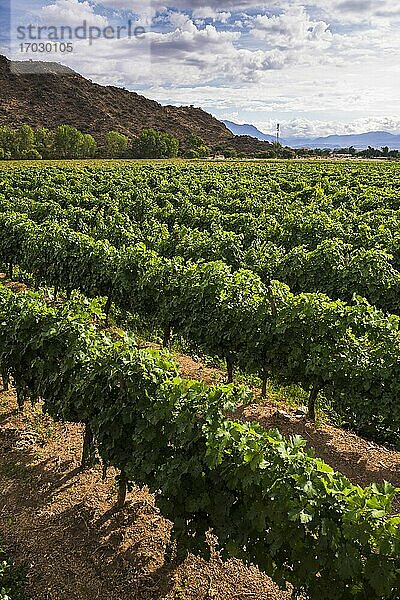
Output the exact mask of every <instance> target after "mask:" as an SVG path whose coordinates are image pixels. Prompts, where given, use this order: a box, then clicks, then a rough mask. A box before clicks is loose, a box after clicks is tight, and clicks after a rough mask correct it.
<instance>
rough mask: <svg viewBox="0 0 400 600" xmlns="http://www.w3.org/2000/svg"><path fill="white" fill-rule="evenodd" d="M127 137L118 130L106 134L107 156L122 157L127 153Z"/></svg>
mask: <svg viewBox="0 0 400 600" xmlns="http://www.w3.org/2000/svg"><path fill="white" fill-rule="evenodd" d="M128 145H129V139H128V138H127V137H126V135H123V134H122V133H119V132H118V131H109V132H108V133H107V135H106V146H105V155H106V156H107V158H124V157H125V156H127V153H128Z"/></svg>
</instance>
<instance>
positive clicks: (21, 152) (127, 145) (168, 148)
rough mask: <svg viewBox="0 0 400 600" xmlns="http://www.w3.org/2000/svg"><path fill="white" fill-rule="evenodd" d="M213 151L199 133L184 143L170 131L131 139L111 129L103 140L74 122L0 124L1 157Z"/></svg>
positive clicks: (193, 155) (149, 131) (167, 155)
mask: <svg viewBox="0 0 400 600" xmlns="http://www.w3.org/2000/svg"><path fill="white" fill-rule="evenodd" d="M210 152H211V150H210V149H209V148H207V146H205V144H204V141H203V140H202V138H200V137H199V136H196V135H194V134H192V135H190V136H189V137H188V138H187V140H186V141H185V143H184V148H181V147H180V145H179V140H178V139H177V138H176V137H175V136H173V135H171V134H170V133H164V132H162V131H156V130H155V129H144V130H143V131H142V132H141V133H140V134H139V135H138V136H136V137H134V138H133V139H129V138H128V137H127V136H126V135H124V134H122V133H119V132H118V131H109V132H107V134H106V136H105V140H104V142H103V143H98V142H97V141H96V140H95V138H94V137H93V136H92V135H90V134H89V133H82V132H81V131H79V130H78V129H76V128H75V127H72V126H71V125H60V126H59V127H57V129H55V130H50V129H47V128H45V127H40V128H37V129H33V128H32V127H30V125H22V126H21V127H18V128H17V129H12V128H11V127H8V126H4V127H0V160H41V159H47V160H49V159H74V158H75V159H85V158H114V159H115V158H121V159H123V158H175V157H177V156H179V155H180V156H185V157H187V158H200V157H204V156H207V155H208V154H209V153H210Z"/></svg>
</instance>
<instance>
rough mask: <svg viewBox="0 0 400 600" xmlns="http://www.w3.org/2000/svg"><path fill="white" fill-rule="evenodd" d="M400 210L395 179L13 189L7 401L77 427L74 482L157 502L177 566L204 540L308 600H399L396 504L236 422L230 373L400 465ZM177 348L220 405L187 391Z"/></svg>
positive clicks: (13, 183)
mask: <svg viewBox="0 0 400 600" xmlns="http://www.w3.org/2000/svg"><path fill="white" fill-rule="evenodd" d="M399 189H400V169H399V167H398V166H397V164H379V165H375V164H371V163H370V164H368V163H360V164H357V165H353V164H347V163H340V164H333V163H319V164H317V163H288V164H285V165H284V164H283V163H274V164H266V165H257V164H246V165H241V166H238V165H221V166H215V165H213V166H208V165H206V164H205V165H185V164H183V165H155V166H150V165H133V166H129V167H127V166H119V167H115V168H112V167H107V166H102V167H101V168H88V167H84V166H81V167H79V168H67V167H64V168H55V167H40V168H28V169H24V170H20V169H6V170H3V171H1V176H0V263H2V264H3V271H6V272H7V273H8V276H9V277H10V278H12V277H13V276H15V275H16V274H18V277H24V278H25V279H26V280H27V281H29V282H30V283H31V285H32V286H34V287H37V288H38V290H39V291H38V292H33V291H31V292H27V293H16V292H13V291H10V290H9V289H6V288H4V287H2V288H0V322H1V324H2V327H1V330H0V366H1V372H2V378H3V383H4V386H5V387H7V386H8V385H9V384H10V382H11V380H12V382H13V385H14V386H15V389H16V392H17V397H18V404H19V407H20V408H21V409H23V406H24V403H25V402H26V401H27V400H28V399H29V400H30V401H32V402H37V401H39V400H40V401H43V409H44V411H45V412H46V413H47V414H49V415H51V416H52V417H53V418H54V419H55V420H56V421H61V422H69V421H73V422H76V423H82V424H83V425H84V428H85V435H84V447H83V456H82V462H83V464H84V465H86V464H90V462H91V460H92V459H93V454H94V451H96V452H97V453H98V455H99V456H100V458H101V460H102V462H103V464H104V467H105V468H106V467H107V466H112V467H116V468H117V469H118V470H119V472H120V475H119V478H118V483H119V494H118V496H119V497H118V502H119V504H120V505H121V506H122V505H123V503H124V499H125V494H126V489H127V487H129V485H130V482H132V481H134V482H135V483H136V484H138V485H147V486H148V487H149V488H150V490H152V491H154V492H156V494H157V505H158V506H159V508H160V510H161V512H162V514H163V515H165V516H166V517H167V518H169V519H171V521H172V522H173V537H174V538H175V539H176V540H177V541H178V552H180V553H184V552H185V551H186V550H187V549H189V550H192V551H195V552H200V553H202V552H203V551H204V548H205V537H206V532H207V531H208V529H209V528H210V527H211V528H212V529H213V531H214V533H215V534H216V535H217V537H218V539H219V543H220V546H221V549H222V553H223V555H224V556H234V557H239V558H241V559H243V560H244V561H247V562H252V563H255V564H257V565H258V566H259V567H260V568H261V569H262V570H265V571H266V572H267V573H268V574H269V575H271V576H272V578H273V579H274V580H275V581H276V582H277V583H279V584H282V585H283V584H284V582H286V581H289V582H290V583H291V584H292V585H294V587H295V589H296V590H297V592H298V593H305V594H306V595H307V596H308V597H310V598H313V599H314V598H315V599H316V598H326V599H332V600H333V599H346V598H358V599H360V600H361V599H363V600H364V599H365V600H366V599H367V598H368V599H371V598H388V599H389V598H392V599H395V598H398V597H399V594H400V562H399V558H398V557H399V551H400V530H399V517H398V516H394V515H393V514H392V508H391V507H392V501H393V499H394V497H395V494H396V491H397V490H396V489H395V488H394V487H392V486H391V485H389V484H388V483H384V482H382V484H381V485H377V484H372V485H370V486H368V487H366V488H361V487H359V486H356V485H353V484H352V483H351V482H350V481H349V480H348V479H346V478H345V477H344V476H342V475H341V474H338V473H335V472H334V471H333V470H332V469H331V468H330V467H329V466H328V465H327V464H325V463H324V462H323V461H322V460H320V459H319V458H315V457H313V456H312V454H311V453H310V452H308V451H306V450H305V442H304V441H303V440H302V439H301V438H298V437H295V438H293V439H284V438H283V437H282V436H281V435H280V434H279V433H278V432H277V431H265V430H264V429H263V428H262V427H261V426H260V425H258V424H254V423H252V424H244V423H241V422H239V421H236V420H234V419H233V418H232V417H231V416H230V415H231V414H232V412H233V411H234V409H235V408H236V407H237V406H238V405H243V404H247V403H250V402H254V398H253V396H252V394H251V393H250V392H249V391H248V390H247V389H246V388H245V387H241V386H235V385H234V382H235V377H236V374H237V373H239V372H240V374H245V375H246V376H257V377H259V378H260V386H261V387H262V395H263V396H267V389H268V387H267V385H268V381H269V380H272V381H273V382H275V383H279V384H280V385H284V386H286V385H298V386H300V387H301V388H303V390H304V392H305V393H306V394H307V395H308V418H309V419H310V420H315V417H316V411H317V410H318V409H319V407H321V408H323V410H324V411H325V412H326V414H329V415H331V418H333V419H335V420H336V421H337V422H338V423H340V424H341V425H342V426H345V427H348V428H350V429H351V430H353V431H356V432H357V433H359V434H360V435H363V436H365V437H367V438H368V439H371V440H374V441H376V442H381V443H382V442H383V443H388V444H390V445H391V446H393V447H395V448H396V449H400V406H399V402H398V397H399V392H400V369H399V364H400V331H399V326H400V305H399V301H398V298H399V291H400V228H399V222H398V219H400V197H399ZM128 317H129V318H130V319H133V318H134V319H135V322H138V323H140V326H141V327H142V328H143V331H146V333H148V332H152V335H154V336H155V337H158V338H159V339H161V340H162V341H163V345H164V347H165V350H163V351H158V350H153V349H149V348H142V347H140V345H139V344H138V343H137V341H136V339H135V337H133V336H131V335H129V334H128V333H126V331H124V330H123V329H122V328H120V327H119V325H120V324H121V323H123V322H126V319H127V318H128ZM109 324H111V325H112V327H109ZM175 339H178V340H184V343H185V344H186V345H187V347H188V348H190V349H191V350H192V351H193V353H196V354H198V353H200V354H204V355H208V356H212V357H214V358H218V359H220V360H223V361H225V362H226V369H227V378H228V385H219V386H215V387H211V388H210V387H208V386H207V385H205V384H204V383H200V382H194V381H190V380H186V379H184V378H182V377H181V376H180V375H179V372H178V368H177V365H176V363H175V361H174V360H173V359H172V357H171V354H170V353H169V352H168V347H169V346H170V345H171V343H172V342H173V341H174V340H175Z"/></svg>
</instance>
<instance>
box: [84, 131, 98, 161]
mask: <svg viewBox="0 0 400 600" xmlns="http://www.w3.org/2000/svg"><path fill="white" fill-rule="evenodd" d="M96 152H97V143H96V140H95V139H94V137H93V136H91V135H90V133H85V134H84V135H83V139H82V142H81V150H80V158H93V157H94V156H96Z"/></svg>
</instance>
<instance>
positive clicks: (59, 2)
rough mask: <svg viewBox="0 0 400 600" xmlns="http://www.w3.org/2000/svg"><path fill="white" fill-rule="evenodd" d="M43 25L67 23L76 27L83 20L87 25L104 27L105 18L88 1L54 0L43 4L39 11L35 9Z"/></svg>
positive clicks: (105, 23) (106, 22)
mask: <svg viewBox="0 0 400 600" xmlns="http://www.w3.org/2000/svg"><path fill="white" fill-rule="evenodd" d="M35 13H36V15H37V16H38V17H39V18H40V20H41V21H42V23H43V24H45V25H55V26H57V25H69V26H71V27H77V26H79V25H82V23H83V22H84V21H86V22H87V23H88V25H92V26H97V27H106V26H107V25H108V21H107V19H106V18H105V17H104V16H102V15H99V14H96V13H95V11H94V7H93V5H91V4H89V2H87V1H84V2H79V1H78V0H55V2H54V4H49V5H47V6H43V7H42V8H41V9H40V10H39V11H35Z"/></svg>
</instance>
